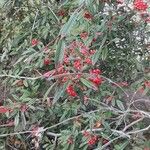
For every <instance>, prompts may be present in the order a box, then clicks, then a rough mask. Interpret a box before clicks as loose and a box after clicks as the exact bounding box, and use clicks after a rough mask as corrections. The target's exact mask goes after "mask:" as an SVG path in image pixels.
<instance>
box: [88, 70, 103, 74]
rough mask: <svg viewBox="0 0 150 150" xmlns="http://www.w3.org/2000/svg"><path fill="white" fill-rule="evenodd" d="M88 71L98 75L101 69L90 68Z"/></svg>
mask: <svg viewBox="0 0 150 150" xmlns="http://www.w3.org/2000/svg"><path fill="white" fill-rule="evenodd" d="M90 73H91V74H95V75H100V74H101V73H102V71H101V70H100V69H93V70H90Z"/></svg>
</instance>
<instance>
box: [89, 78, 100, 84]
mask: <svg viewBox="0 0 150 150" xmlns="http://www.w3.org/2000/svg"><path fill="white" fill-rule="evenodd" d="M91 81H92V82H93V83H95V84H96V85H100V84H102V78H99V77H95V78H93V79H91Z"/></svg>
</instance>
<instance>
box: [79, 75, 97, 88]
mask: <svg viewBox="0 0 150 150" xmlns="http://www.w3.org/2000/svg"><path fill="white" fill-rule="evenodd" d="M80 81H81V82H82V83H83V84H84V85H85V86H87V87H88V88H91V89H94V90H97V87H96V86H95V85H94V84H93V83H92V82H91V81H89V80H86V79H84V78H81V79H80Z"/></svg>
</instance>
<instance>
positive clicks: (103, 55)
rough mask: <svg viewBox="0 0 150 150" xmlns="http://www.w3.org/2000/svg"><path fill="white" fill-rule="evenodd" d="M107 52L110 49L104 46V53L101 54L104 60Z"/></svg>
mask: <svg viewBox="0 0 150 150" xmlns="http://www.w3.org/2000/svg"><path fill="white" fill-rule="evenodd" d="M107 54H108V49H107V48H104V49H103V50H102V54H101V58H102V60H106V58H107Z"/></svg>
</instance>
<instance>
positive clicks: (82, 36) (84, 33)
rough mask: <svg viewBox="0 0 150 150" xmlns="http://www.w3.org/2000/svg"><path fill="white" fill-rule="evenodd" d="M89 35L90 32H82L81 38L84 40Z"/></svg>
mask: <svg viewBox="0 0 150 150" xmlns="http://www.w3.org/2000/svg"><path fill="white" fill-rule="evenodd" d="M87 37H88V33H87V32H82V33H81V34H80V38H81V39H83V40H85V39H87Z"/></svg>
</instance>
